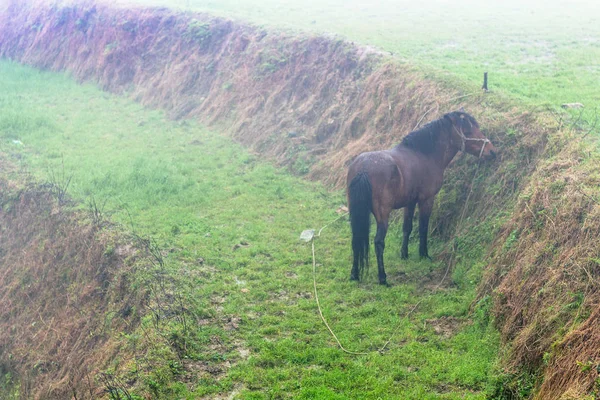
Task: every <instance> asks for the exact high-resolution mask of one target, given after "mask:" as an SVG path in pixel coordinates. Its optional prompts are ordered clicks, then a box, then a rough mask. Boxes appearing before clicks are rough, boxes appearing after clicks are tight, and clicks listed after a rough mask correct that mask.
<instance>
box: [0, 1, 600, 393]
mask: <svg viewBox="0 0 600 400" xmlns="http://www.w3.org/2000/svg"><path fill="white" fill-rule="evenodd" d="M0 55H1V56H3V57H8V58H12V59H15V60H18V61H20V62H23V63H27V64H31V65H35V66H37V67H40V68H47V69H51V70H55V71H68V72H69V73H71V74H73V76H75V77H76V78H77V79H79V80H82V81H91V82H96V83H98V84H99V85H101V86H102V87H103V88H105V89H106V90H110V91H113V92H118V93H124V94H126V95H128V96H131V97H133V98H135V99H137V100H139V101H140V102H142V103H143V104H146V105H149V106H152V107H160V108H163V109H165V110H167V111H168V112H169V113H170V114H171V115H172V116H173V117H175V118H183V117H194V118H199V119H200V120H202V121H204V122H206V123H209V124H213V125H218V126H219V127H221V128H222V129H223V130H224V131H226V132H228V133H229V134H230V135H231V136H232V137H234V138H235V139H236V140H238V141H240V142H242V143H243V144H245V145H247V146H249V147H251V148H253V149H255V150H256V151H257V152H260V153H261V154H262V155H264V156H266V157H269V158H271V159H273V160H276V161H277V162H278V163H280V164H282V165H287V166H289V167H290V168H292V169H293V170H295V171H296V172H298V173H307V174H308V176H309V177H311V178H314V179H320V180H322V181H324V182H326V183H331V184H334V185H337V186H341V184H342V183H343V179H344V174H345V165H346V164H347V163H348V161H349V160H351V159H352V157H353V156H355V155H357V154H358V153H360V152H362V151H368V150H373V149H380V148H386V147H390V146H391V145H393V144H395V143H397V142H398V141H399V140H400V137H401V136H403V135H404V134H406V133H408V132H409V131H410V130H412V129H413V128H414V127H416V126H417V125H419V124H420V123H422V122H424V121H428V120H430V119H433V118H437V117H438V116H439V115H440V114H441V113H443V112H446V111H450V110H452V109H456V108H458V107H460V106H461V105H462V106H465V108H466V109H467V111H469V112H470V113H472V114H473V115H474V116H475V117H476V118H477V119H478V120H479V122H480V124H481V126H482V127H483V130H484V132H485V133H486V134H487V135H488V136H489V137H490V138H491V139H492V140H493V141H494V142H495V143H496V144H497V145H498V146H499V147H500V148H502V149H503V155H502V162H500V163H497V164H492V165H484V166H481V167H479V168H480V169H479V171H478V172H479V173H478V175H477V178H476V179H475V180H473V181H472V182H471V178H472V176H473V172H472V171H473V168H474V166H473V164H474V161H470V160H467V159H465V160H462V161H459V162H456V163H455V164H454V165H453V166H452V168H451V171H450V173H449V174H448V180H449V183H448V184H447V189H444V192H443V193H441V195H440V197H439V202H438V210H437V218H436V222H435V223H434V224H435V229H434V232H435V233H436V234H438V235H441V236H442V237H446V238H447V237H449V236H450V235H452V234H453V233H454V232H455V224H456V221H457V219H458V216H459V215H460V210H461V208H462V205H463V204H464V200H465V197H466V194H467V193H468V192H469V188H470V187H472V188H473V195H472V197H471V200H470V202H469V207H468V208H467V210H466V215H467V216H469V218H468V221H467V225H465V227H466V228H474V227H476V226H478V225H481V224H482V223H483V222H485V221H487V222H488V223H490V224H491V225H494V224H495V221H498V223H499V224H500V223H502V224H503V227H502V228H501V229H500V233H501V234H500V236H499V238H498V239H497V240H496V241H495V242H494V246H493V247H492V249H493V252H492V257H491V261H492V263H491V264H492V265H491V268H490V273H489V276H488V277H487V279H486V281H485V284H483V285H482V295H484V294H489V295H491V296H492V298H493V299H494V303H495V315H496V317H497V323H498V326H499V328H500V329H501V331H502V332H503V334H504V339H505V342H506V343H507V344H508V347H509V349H510V356H509V357H507V361H506V365H507V366H508V367H511V368H513V369H512V370H511V371H513V372H515V374H516V375H515V376H519V374H520V373H519V372H517V371H542V370H545V377H546V378H545V380H544V381H542V380H538V381H537V385H538V386H540V385H541V392H540V394H539V396H540V398H559V397H560V396H561V395H562V394H563V393H564V392H567V391H569V390H570V391H571V392H573V391H577V393H585V394H588V393H591V392H592V391H593V390H596V389H595V388H594V385H597V383H594V381H595V380H596V379H597V372H595V371H596V370H597V368H596V366H597V365H598V363H600V354H598V352H597V347H594V343H597V337H598V329H599V328H597V324H594V323H593V321H594V319H595V318H597V315H596V314H595V313H591V314H590V310H592V309H593V307H595V306H597V304H598V299H597V296H596V295H595V294H594V293H596V292H597V282H598V276H599V274H600V271H599V270H598V268H597V263H596V264H594V263H593V262H592V261H590V260H593V259H594V258H593V257H596V259H597V253H598V252H597V250H596V249H597V243H596V239H595V238H596V237H597V232H596V230H597V226H598V224H597V222H594V221H596V216H597V214H598V202H597V201H596V200H594V196H595V192H594V190H595V189H594V185H596V184H597V180H596V175H594V174H593V173H590V170H589V165H590V163H591V164H592V165H593V164H594V163H593V162H591V161H590V160H594V159H597V158H596V157H597V156H596V155H593V154H588V155H587V156H586V155H585V147H582V146H579V145H578V144H577V143H575V144H571V145H566V143H568V141H569V142H570V141H572V140H573V138H572V137H571V136H569V134H568V133H564V132H562V133H561V132H558V129H560V128H557V127H555V126H554V124H553V123H549V122H547V121H543V120H541V119H542V118H543V117H539V116H536V115H533V114H531V113H528V112H523V111H521V110H519V109H518V108H516V107H512V106H509V105H503V104H500V102H499V101H498V100H492V99H489V98H487V97H486V95H484V94H481V93H475V94H467V95H465V94H464V93H461V92H459V91H457V90H455V89H451V88H449V87H447V86H446V85H442V84H440V83H436V82H433V81H430V80H426V79H424V78H423V77H422V76H421V74H420V73H419V72H418V71H414V70H413V69H411V68H409V67H405V66H400V65H397V64H393V63H389V62H386V60H385V59H384V58H383V57H382V56H381V55H379V54H377V52H374V51H372V50H368V49H364V48H361V47H358V46H354V45H351V44H348V43H344V42H342V41H339V40H336V39H334V38H323V37H291V36H286V35H283V34H279V33H274V34H273V33H267V32H265V31H263V30H262V29H259V28H253V27H248V26H243V25H240V24H237V23H233V22H231V21H227V20H223V19H216V18H212V17H210V16H207V15H198V14H176V13H174V12H171V11H169V10H164V9H139V10H136V9H133V10H117V9H111V8H105V7H102V6H94V5H87V6H79V7H66V8H43V7H42V8H32V9H26V8H23V7H21V6H17V5H13V6H11V7H9V8H8V11H7V12H6V13H5V14H4V15H2V16H0ZM549 134H552V135H551V136H550V135H549ZM549 137H550V138H551V143H552V146H548V138H549ZM565 138H566V139H568V141H567V140H565ZM550 156H552V157H554V158H553V159H551V160H550V161H541V160H542V159H544V158H547V157H550ZM561 160H564V161H561ZM565 162H566V163H567V164H564V163H565ZM469 163H470V165H469ZM586 163H587V164H586ZM585 174H588V175H587V176H588V177H590V176H591V177H590V178H588V177H586V178H583V177H584V176H586V175H585ZM530 176H533V177H534V179H529V177H530ZM471 185H472V186H471ZM519 193H522V194H523V195H522V196H521V197H520V199H519V201H518V203H517V204H516V206H515V208H514V210H513V208H512V207H513V205H514V204H515V202H516V200H517V196H518V194H519ZM580 193H583V194H580ZM510 213H512V218H506V217H505V216H506V215H508V214H510ZM494 218H496V219H494ZM490 221H491V222H490ZM594 224H595V225H594ZM594 226H595V227H594ZM465 227H461V228H462V232H464V231H465V230H467V229H465ZM494 229H497V228H494ZM507 243H508V244H507ZM594 262H595V261H594ZM569 265H570V266H571V267H569ZM569 268H573V270H570V269H569ZM565 271H571V272H568V273H567V272H565ZM532 279H533V280H534V281H535V282H534V281H532ZM541 289H544V290H541ZM573 296H575V297H577V296H581V298H582V300H581V301H579V300H577V301H576V303H575V305H572V306H568V305H565V304H562V303H563V300H564V299H567V298H570V297H573ZM565 301H566V300H565ZM568 304H573V303H572V302H570V303H568ZM563 306H566V308H561V307H563ZM559 308H560V309H561V311H560V312H558V311H557V310H558V309H559ZM548 310H550V311H548ZM545 311H548V313H550V314H552V315H550V314H545ZM555 312H558V314H557V315H558V317H555ZM582 322H583V323H582ZM580 323H581V325H580ZM578 326H580V328H577V327H578ZM561 327H563V329H559V328H561ZM564 327H566V328H564ZM565 335H566V336H565ZM588 337H590V338H592V337H593V338H596V339H594V340H586V339H585V338H588ZM563 338H564V339H563ZM552 343H559V344H558V345H557V346H555V347H553V348H552V347H551V344H552ZM569 348H578V354H585V360H582V359H579V357H580V356H579V355H578V354H573V353H572V352H569V351H568V349H569ZM546 353H548V355H546V356H545V354H546ZM544 360H546V361H547V365H545V364H544V362H543V361H544ZM581 363H584V364H581ZM580 365H586V366H588V367H585V368H582V367H581V366H580ZM566 371H568V373H567V372H566ZM507 390H508V391H512V392H517V391H518V389H514V390H513V389H510V388H508V389H507Z"/></svg>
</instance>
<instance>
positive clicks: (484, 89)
mask: <svg viewBox="0 0 600 400" xmlns="http://www.w3.org/2000/svg"><path fill="white" fill-rule="evenodd" d="M481 88H482V89H483V91H484V92H487V91H488V87H487V72H484V73H483V86H482V87H481Z"/></svg>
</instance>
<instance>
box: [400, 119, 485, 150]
mask: <svg viewBox="0 0 600 400" xmlns="http://www.w3.org/2000/svg"><path fill="white" fill-rule="evenodd" d="M463 115H464V117H465V118H464V119H465V120H468V122H470V124H471V125H473V126H476V127H478V126H479V125H478V124H477V121H475V118H473V117H472V116H470V115H469V114H467V113H465V112H461V111H453V112H451V113H448V114H445V115H444V116H443V117H442V118H440V119H436V120H435V121H431V122H430V123H428V124H426V125H424V126H423V127H422V128H419V129H417V130H416V131H412V132H411V133H409V134H408V135H406V136H405V137H404V139H402V142H400V144H399V145H398V146H404V147H408V148H409V149H412V150H415V151H418V152H421V153H423V154H431V153H433V151H434V149H435V144H436V143H437V141H438V139H439V137H440V133H442V132H443V131H444V130H445V129H448V128H450V127H451V126H452V120H451V118H452V119H454V120H456V121H460V119H459V118H460V117H461V116H463ZM465 122H466V121H465ZM466 131H467V132H469V131H470V129H467V130H466Z"/></svg>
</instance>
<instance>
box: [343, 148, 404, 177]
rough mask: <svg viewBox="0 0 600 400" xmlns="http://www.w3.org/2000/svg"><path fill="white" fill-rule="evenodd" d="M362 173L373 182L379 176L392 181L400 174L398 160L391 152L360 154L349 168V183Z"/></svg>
mask: <svg viewBox="0 0 600 400" xmlns="http://www.w3.org/2000/svg"><path fill="white" fill-rule="evenodd" d="M361 172H365V173H367V175H369V177H370V179H371V180H373V179H375V178H376V177H378V176H381V178H388V179H392V178H394V177H395V176H396V175H398V174H399V170H398V165H397V164H396V160H395V159H394V157H393V156H392V154H391V152H390V151H389V150H383V151H370V152H367V153H361V154H359V155H358V156H357V157H356V158H355V159H354V161H352V164H350V167H349V168H348V183H350V182H351V181H352V179H354V177H355V176H356V175H358V174H359V173H361ZM371 184H373V182H371Z"/></svg>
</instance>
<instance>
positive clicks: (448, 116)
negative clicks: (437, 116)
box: [444, 113, 455, 123]
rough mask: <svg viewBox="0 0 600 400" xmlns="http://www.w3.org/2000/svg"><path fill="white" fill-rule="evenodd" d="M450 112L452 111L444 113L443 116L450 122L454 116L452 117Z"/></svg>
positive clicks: (452, 121)
mask: <svg viewBox="0 0 600 400" xmlns="http://www.w3.org/2000/svg"><path fill="white" fill-rule="evenodd" d="M452 114H453V113H448V114H446V115H444V118H446V119H447V120H448V121H450V122H451V123H454V122H455V121H454V118H452V116H453V115H452Z"/></svg>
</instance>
